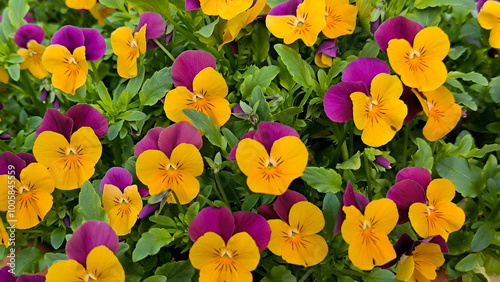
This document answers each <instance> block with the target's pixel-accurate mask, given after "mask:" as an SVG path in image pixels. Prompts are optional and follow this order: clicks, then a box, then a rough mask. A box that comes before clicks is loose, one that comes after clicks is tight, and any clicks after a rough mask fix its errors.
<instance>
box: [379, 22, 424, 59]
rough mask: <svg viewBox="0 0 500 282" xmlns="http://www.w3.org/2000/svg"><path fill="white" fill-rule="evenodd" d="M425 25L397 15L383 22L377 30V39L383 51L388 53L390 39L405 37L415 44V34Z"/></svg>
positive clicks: (411, 43)
mask: <svg viewBox="0 0 500 282" xmlns="http://www.w3.org/2000/svg"><path fill="white" fill-rule="evenodd" d="M422 29H424V27H423V26H422V25H421V24H419V23H418V22H416V21H412V20H410V19H407V18H405V17H403V16H397V17H394V18H391V19H388V20H386V21H385V22H383V23H382V24H381V25H380V27H379V28H378V29H377V31H376V32H375V40H376V41H377V44H378V46H379V47H380V50H382V52H384V53H387V47H388V46H389V41H391V40H392V39H405V40H406V41H408V42H409V43H410V45H412V46H413V40H414V39H415V35H417V33H418V32H419V31H421V30H422Z"/></svg>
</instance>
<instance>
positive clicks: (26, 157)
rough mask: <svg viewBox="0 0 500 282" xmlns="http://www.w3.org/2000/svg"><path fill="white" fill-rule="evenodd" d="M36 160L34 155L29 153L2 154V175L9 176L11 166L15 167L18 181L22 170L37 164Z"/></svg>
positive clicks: (0, 170)
mask: <svg viewBox="0 0 500 282" xmlns="http://www.w3.org/2000/svg"><path fill="white" fill-rule="evenodd" d="M35 162H36V159H35V157H33V155H31V154H28V153H17V154H14V153H11V152H8V151H6V152H3V153H2V154H0V175H7V174H9V171H12V169H9V166H11V168H12V166H14V169H13V170H14V173H15V174H14V175H15V177H16V179H19V178H20V174H21V170H23V169H24V168H25V167H27V166H28V165H29V164H30V163H35Z"/></svg>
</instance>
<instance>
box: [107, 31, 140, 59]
mask: <svg viewBox="0 0 500 282" xmlns="http://www.w3.org/2000/svg"><path fill="white" fill-rule="evenodd" d="M133 41H135V39H134V37H133V36H132V29H131V28H130V27H119V28H117V29H116V30H115V31H113V32H112V33H111V47H112V48H113V53H114V54H115V55H117V56H123V55H127V54H128V53H129V52H130V49H131V48H133V47H131V46H130V42H133Z"/></svg>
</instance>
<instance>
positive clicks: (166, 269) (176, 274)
mask: <svg viewBox="0 0 500 282" xmlns="http://www.w3.org/2000/svg"><path fill="white" fill-rule="evenodd" d="M155 274H156V275H163V276H166V277H167V281H168V282H185V281H191V279H192V278H193V276H194V268H193V266H192V265H191V263H190V262H189V261H175V262H168V263H165V264H164V265H162V266H160V267H159V268H157V269H156V271H155Z"/></svg>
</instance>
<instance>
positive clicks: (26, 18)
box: [24, 12, 33, 23]
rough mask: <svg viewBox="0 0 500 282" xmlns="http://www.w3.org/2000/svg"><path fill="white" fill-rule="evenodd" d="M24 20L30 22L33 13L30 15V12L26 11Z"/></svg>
mask: <svg viewBox="0 0 500 282" xmlns="http://www.w3.org/2000/svg"><path fill="white" fill-rule="evenodd" d="M24 20H25V21H26V22H27V23H32V22H33V15H32V14H31V13H30V12H28V13H27V14H26V16H24Z"/></svg>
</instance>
